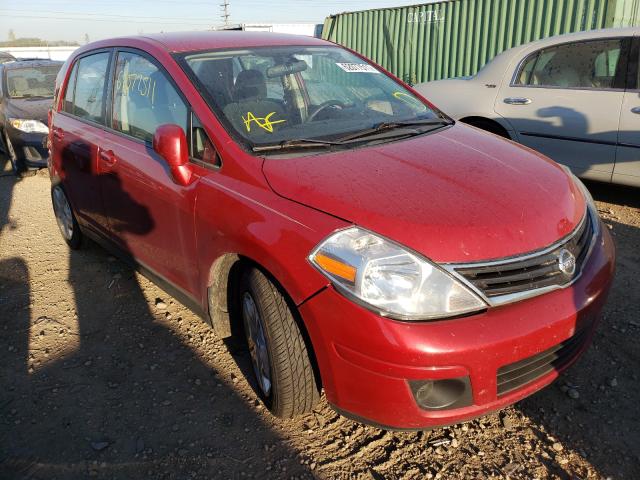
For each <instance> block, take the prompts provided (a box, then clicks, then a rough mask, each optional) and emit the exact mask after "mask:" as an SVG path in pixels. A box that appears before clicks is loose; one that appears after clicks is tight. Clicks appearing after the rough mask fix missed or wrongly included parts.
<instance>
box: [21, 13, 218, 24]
mask: <svg viewBox="0 0 640 480" xmlns="http://www.w3.org/2000/svg"><path fill="white" fill-rule="evenodd" d="M12 17H15V18H37V19H45V20H74V21H79V20H81V21H87V22H111V23H113V22H114V21H115V20H114V19H113V18H91V17H87V18H81V17H51V16H44V15H12ZM131 18H140V17H131ZM122 21H123V22H125V23H139V24H152V25H167V24H169V23H171V19H167V21H166V22H159V21H151V22H145V21H140V20H122ZM180 25H199V26H211V25H212V24H211V22H209V23H188V22H181V23H180Z"/></svg>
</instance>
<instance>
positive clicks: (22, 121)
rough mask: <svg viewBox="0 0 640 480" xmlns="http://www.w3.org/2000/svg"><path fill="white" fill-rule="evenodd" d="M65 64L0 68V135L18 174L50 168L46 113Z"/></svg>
mask: <svg viewBox="0 0 640 480" xmlns="http://www.w3.org/2000/svg"><path fill="white" fill-rule="evenodd" d="M62 64H63V62H56V61H52V60H29V61H16V62H11V63H5V64H1V65H0V134H1V137H2V145H3V147H4V151H5V153H6V154H7V156H8V157H9V160H10V161H11V166H12V168H13V171H14V173H15V174H16V175H19V174H20V173H22V172H24V171H26V170H27V169H29V168H42V167H46V166H47V158H48V156H49V153H48V150H47V147H46V143H45V142H46V138H47V134H48V133H49V128H48V127H47V111H48V110H49V108H50V107H51V102H52V99H53V89H54V87H55V83H56V76H57V75H58V71H59V70H60V68H61V67H62Z"/></svg>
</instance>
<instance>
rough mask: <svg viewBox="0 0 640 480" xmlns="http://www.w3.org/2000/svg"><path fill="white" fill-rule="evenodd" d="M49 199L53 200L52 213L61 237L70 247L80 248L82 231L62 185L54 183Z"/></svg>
mask: <svg viewBox="0 0 640 480" xmlns="http://www.w3.org/2000/svg"><path fill="white" fill-rule="evenodd" d="M51 200H52V202H53V213H54V214H55V216H56V222H57V223H58V228H59V229H60V233H61V234H62V238H64V240H65V242H67V244H68V245H69V246H70V247H71V248H72V249H74V250H76V249H78V248H80V247H81V246H82V240H83V238H82V232H81V231H80V227H79V226H78V221H77V220H76V216H75V215H74V213H73V208H71V204H70V203H69V199H68V198H67V194H66V193H65V192H64V189H63V188H62V186H60V185H56V186H55V187H53V188H52V189H51Z"/></svg>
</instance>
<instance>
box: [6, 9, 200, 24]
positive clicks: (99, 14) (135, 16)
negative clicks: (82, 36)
mask: <svg viewBox="0 0 640 480" xmlns="http://www.w3.org/2000/svg"><path fill="white" fill-rule="evenodd" d="M0 12H10V14H11V15H14V13H17V14H23V15H30V14H33V13H54V14H60V15H74V16H79V19H80V20H82V19H83V17H101V18H105V17H117V18H135V19H140V16H139V15H117V14H112V13H95V12H86V13H73V12H61V11H56V10H38V11H37V12H33V11H31V10H14V9H10V8H0ZM51 18H57V17H51ZM144 18H154V19H161V20H167V21H169V22H170V21H173V20H196V21H198V20H202V17H200V18H196V17H153V16H148V15H145V17H144Z"/></svg>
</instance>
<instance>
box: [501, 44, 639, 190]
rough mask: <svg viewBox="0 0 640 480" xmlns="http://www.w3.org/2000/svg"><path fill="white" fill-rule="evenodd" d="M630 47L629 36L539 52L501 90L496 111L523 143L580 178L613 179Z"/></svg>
mask: <svg viewBox="0 0 640 480" xmlns="http://www.w3.org/2000/svg"><path fill="white" fill-rule="evenodd" d="M629 47H630V39H629V38H609V39H598V40H586V41H579V42H571V43H564V44H560V45H554V46H551V47H546V48H544V49H542V50H538V51H536V52H533V53H532V54H530V55H529V56H528V57H526V58H525V59H524V60H523V61H522V62H521V63H520V65H519V66H518V68H517V69H516V72H515V74H514V76H513V78H512V80H511V82H509V83H505V84H504V85H505V86H503V87H502V88H501V90H500V92H499V95H498V97H497V99H496V106H495V110H496V112H497V113H499V114H500V115H502V116H503V117H505V118H506V119H507V120H508V121H509V122H510V123H511V125H512V126H513V128H514V130H515V131H516V133H517V136H518V141H519V142H520V143H522V144H524V145H527V146H529V147H531V148H533V149H535V150H538V151H540V152H542V153H543V154H545V155H547V156H549V157H551V158H552V159H554V160H556V161H557V162H560V163H563V164H565V165H567V166H569V167H570V168H571V169H572V170H573V171H574V172H575V173H576V174H578V175H580V176H583V177H591V178H594V179H598V180H605V181H609V180H610V179H611V174H612V173H613V167H614V163H615V154H616V143H617V135H618V124H619V118H620V109H621V107H622V101H623V97H624V90H625V77H626V72H627V70H626V69H627V60H628V52H629Z"/></svg>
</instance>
